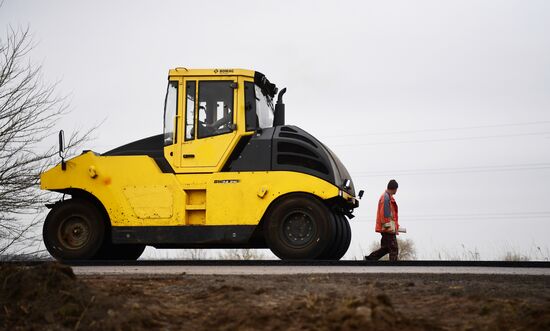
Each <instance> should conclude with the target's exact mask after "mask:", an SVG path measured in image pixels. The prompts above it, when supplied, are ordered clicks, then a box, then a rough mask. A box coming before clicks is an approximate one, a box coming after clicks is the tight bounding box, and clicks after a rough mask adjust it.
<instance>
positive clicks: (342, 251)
mask: <svg viewBox="0 0 550 331" xmlns="http://www.w3.org/2000/svg"><path fill="white" fill-rule="evenodd" d="M337 216H338V218H339V219H340V222H338V223H340V224H341V225H342V228H343V234H342V241H341V242H340V245H339V247H338V250H337V252H336V254H335V255H334V256H333V257H332V258H333V259H334V260H340V259H341V258H342V257H344V255H346V252H347V251H348V249H349V245H350V244H351V226H350V225H349V221H348V219H347V218H346V216H344V215H337Z"/></svg>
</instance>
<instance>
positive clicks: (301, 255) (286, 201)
mask: <svg viewBox="0 0 550 331" xmlns="http://www.w3.org/2000/svg"><path fill="white" fill-rule="evenodd" d="M266 221H267V224H266V225H267V226H266V228H265V234H266V241H267V244H268V246H269V248H270V249H271V251H272V252H273V253H274V254H275V255H277V257H279V258H280V259H283V260H313V259H318V258H320V257H321V256H322V255H323V253H324V252H325V251H326V250H327V249H328V248H329V247H331V246H332V244H333V241H334V235H333V232H334V226H335V222H334V220H333V216H332V214H331V212H330V210H329V209H328V208H327V207H326V206H325V205H324V204H323V202H322V201H320V200H319V199H317V198H315V197H313V196H310V195H307V194H302V193H297V194H292V195H288V196H286V197H283V198H282V199H281V200H280V201H278V202H277V203H276V204H275V206H274V207H273V208H272V209H271V211H270V212H269V214H268V217H267V220H266Z"/></svg>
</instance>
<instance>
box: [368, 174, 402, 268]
mask: <svg viewBox="0 0 550 331" xmlns="http://www.w3.org/2000/svg"><path fill="white" fill-rule="evenodd" d="M397 187H398V185H397V182H396V181H395V179H392V180H390V182H389V183H388V188H387V190H386V191H385V192H384V194H382V196H381V197H380V200H378V211H377V213H376V229H375V231H376V232H378V233H380V234H382V240H381V241H380V246H381V247H380V248H379V249H378V250H376V251H374V252H372V253H370V255H368V256H365V259H366V260H379V259H381V258H382V257H383V256H384V255H386V254H388V253H389V254H390V261H397V254H398V253H399V247H398V246H397V236H396V235H397V234H398V232H399V217H398V215H397V202H395V199H394V198H393V196H394V195H395V193H397Z"/></svg>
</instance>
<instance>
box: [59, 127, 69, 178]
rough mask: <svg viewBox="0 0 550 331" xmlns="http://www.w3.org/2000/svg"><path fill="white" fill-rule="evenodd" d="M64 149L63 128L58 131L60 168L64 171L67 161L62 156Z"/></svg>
mask: <svg viewBox="0 0 550 331" xmlns="http://www.w3.org/2000/svg"><path fill="white" fill-rule="evenodd" d="M64 151H65V132H63V130H60V131H59V157H60V158H61V170H63V171H65V170H66V169H67V163H66V162H65V158H64V157H63V152H64Z"/></svg>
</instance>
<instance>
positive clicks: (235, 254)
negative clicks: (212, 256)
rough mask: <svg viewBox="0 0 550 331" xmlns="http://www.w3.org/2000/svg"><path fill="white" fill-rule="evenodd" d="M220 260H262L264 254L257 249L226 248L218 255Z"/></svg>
mask: <svg viewBox="0 0 550 331" xmlns="http://www.w3.org/2000/svg"><path fill="white" fill-rule="evenodd" d="M219 259H221V260H264V259H265V255H264V254H263V253H262V252H261V251H259V250H257V249H246V248H244V249H226V250H225V251H224V252H222V253H221V254H220V255H219Z"/></svg>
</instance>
